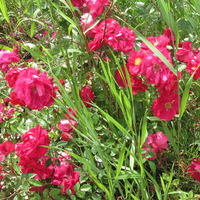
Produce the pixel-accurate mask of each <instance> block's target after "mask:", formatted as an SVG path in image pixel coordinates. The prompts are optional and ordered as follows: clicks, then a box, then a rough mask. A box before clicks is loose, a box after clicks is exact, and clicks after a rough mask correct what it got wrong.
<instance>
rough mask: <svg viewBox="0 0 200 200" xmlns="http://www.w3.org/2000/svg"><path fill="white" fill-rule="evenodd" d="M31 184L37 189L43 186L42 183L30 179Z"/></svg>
mask: <svg viewBox="0 0 200 200" xmlns="http://www.w3.org/2000/svg"><path fill="white" fill-rule="evenodd" d="M29 183H30V184H31V185H34V186H37V187H41V186H43V184H42V183H41V182H40V181H38V180H36V179H30V181H29Z"/></svg>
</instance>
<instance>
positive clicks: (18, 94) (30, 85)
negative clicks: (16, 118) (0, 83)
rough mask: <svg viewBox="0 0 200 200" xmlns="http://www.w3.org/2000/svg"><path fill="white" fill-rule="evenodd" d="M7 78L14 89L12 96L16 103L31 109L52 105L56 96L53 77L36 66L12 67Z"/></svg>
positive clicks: (13, 102)
mask: <svg viewBox="0 0 200 200" xmlns="http://www.w3.org/2000/svg"><path fill="white" fill-rule="evenodd" d="M6 80H7V82H8V84H9V87H11V88H12V89H13V92H12V93H11V94H10V98H11V103H12V104H14V105H17V104H19V105H21V106H24V105H27V106H28V107H29V108H30V109H36V110H41V109H42V108H43V107H44V106H50V105H52V103H53V102H54V98H56V94H55V88H54V86H53V82H52V78H48V77H47V74H46V72H43V73H40V71H39V70H37V69H35V68H32V67H29V68H25V69H18V68H11V69H10V70H9V71H8V73H7V74H6Z"/></svg>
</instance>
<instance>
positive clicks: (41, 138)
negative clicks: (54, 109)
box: [16, 125, 50, 159]
mask: <svg viewBox="0 0 200 200" xmlns="http://www.w3.org/2000/svg"><path fill="white" fill-rule="evenodd" d="M21 138H22V142H21V143H18V144H17V145H16V154H17V156H19V157H20V158H21V159H23V158H25V157H27V158H29V159H39V158H41V157H42V156H44V154H45V153H46V152H47V150H48V149H47V148H46V147H42V145H44V146H49V144H50V139H49V136H48V132H47V130H46V129H42V127H41V126H40V125H37V126H36V127H35V128H32V129H30V130H29V131H28V132H26V133H24V134H23V135H22V136H21Z"/></svg>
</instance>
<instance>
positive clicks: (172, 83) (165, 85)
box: [155, 72, 182, 94]
mask: <svg viewBox="0 0 200 200" xmlns="http://www.w3.org/2000/svg"><path fill="white" fill-rule="evenodd" d="M181 76H182V74H181V72H178V77H177V76H176V75H174V74H173V73H172V72H170V73H169V77H168V79H167V80H166V81H165V82H161V83H158V84H157V85H155V87H156V88H158V92H160V93H163V94H166V93H173V92H174V91H178V79H180V78H181Z"/></svg>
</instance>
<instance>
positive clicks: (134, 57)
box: [127, 50, 146, 76]
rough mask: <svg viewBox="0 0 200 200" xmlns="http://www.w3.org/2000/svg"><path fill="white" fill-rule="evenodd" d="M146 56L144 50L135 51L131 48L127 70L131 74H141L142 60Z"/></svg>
mask: <svg viewBox="0 0 200 200" xmlns="http://www.w3.org/2000/svg"><path fill="white" fill-rule="evenodd" d="M145 56H146V51H144V50H140V51H135V50H132V51H131V53H130V55H129V57H128V64H127V65H128V70H129V73H130V74H131V75H132V76H137V75H140V74H142V69H141V65H142V60H143V58H144V57H145Z"/></svg>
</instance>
